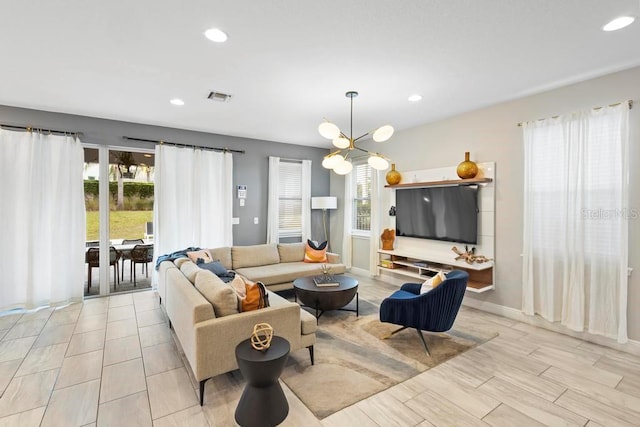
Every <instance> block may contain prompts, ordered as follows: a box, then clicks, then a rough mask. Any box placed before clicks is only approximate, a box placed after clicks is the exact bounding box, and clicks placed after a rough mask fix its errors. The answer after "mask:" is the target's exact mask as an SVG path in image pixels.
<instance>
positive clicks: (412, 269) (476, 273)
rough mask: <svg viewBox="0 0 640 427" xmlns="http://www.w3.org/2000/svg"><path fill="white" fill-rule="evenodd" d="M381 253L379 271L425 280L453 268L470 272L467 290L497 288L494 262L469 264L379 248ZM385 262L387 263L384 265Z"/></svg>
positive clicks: (482, 290) (484, 290) (480, 290)
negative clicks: (494, 281) (494, 279)
mask: <svg viewBox="0 0 640 427" xmlns="http://www.w3.org/2000/svg"><path fill="white" fill-rule="evenodd" d="M378 253H379V255H380V259H379V260H380V264H379V265H378V270H379V271H387V272H389V273H393V274H399V275H401V276H406V277H411V278H414V279H419V280H420V281H424V280H426V279H428V278H429V277H432V276H433V275H434V274H436V273H437V272H438V271H448V270H451V268H452V267H453V268H456V269H459V270H463V271H466V272H467V273H469V281H468V282H467V291H469V292H474V293H482V292H487V291H490V290H492V289H495V286H494V284H493V262H492V261H491V262H487V263H484V264H480V265H478V264H475V265H469V264H467V263H465V262H462V261H456V260H454V259H444V258H442V257H440V256H436V257H434V256H428V255H423V256H421V257H420V256H419V257H416V256H415V255H414V254H409V253H406V252H402V251H387V250H378ZM383 263H385V264H386V265H382V264H383Z"/></svg>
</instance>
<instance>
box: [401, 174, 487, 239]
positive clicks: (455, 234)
mask: <svg viewBox="0 0 640 427" xmlns="http://www.w3.org/2000/svg"><path fill="white" fill-rule="evenodd" d="M396 235H397V236H404V237H418V238H421V239H433V240H445V241H449V242H458V243H471V244H476V243H477V242H478V187H477V186H475V185H471V186H454V187H428V188H406V189H397V190H396Z"/></svg>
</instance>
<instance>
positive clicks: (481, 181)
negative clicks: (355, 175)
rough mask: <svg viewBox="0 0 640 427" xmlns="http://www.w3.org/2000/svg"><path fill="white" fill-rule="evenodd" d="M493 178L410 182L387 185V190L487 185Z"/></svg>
mask: <svg viewBox="0 0 640 427" xmlns="http://www.w3.org/2000/svg"><path fill="white" fill-rule="evenodd" d="M492 181H493V179H491V178H471V179H449V180H445V181H427V182H408V183H406V184H396V185H385V187H386V188H411V187H444V186H454V185H473V184H486V183H487V182H492Z"/></svg>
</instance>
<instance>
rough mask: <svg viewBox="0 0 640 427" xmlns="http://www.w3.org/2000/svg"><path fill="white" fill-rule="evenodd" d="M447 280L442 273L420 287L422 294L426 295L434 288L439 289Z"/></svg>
mask: <svg viewBox="0 0 640 427" xmlns="http://www.w3.org/2000/svg"><path fill="white" fill-rule="evenodd" d="M446 279H447V276H445V274H444V273H443V272H442V271H441V272H439V273H438V274H436V275H435V276H433V277H432V278H430V279H427V280H425V281H424V283H423V284H422V286H421V287H420V294H426V293H427V292H429V291H430V290H432V289H433V288H435V287H437V286H438V285H439V284H440V283H442V282H444V281H445V280H446Z"/></svg>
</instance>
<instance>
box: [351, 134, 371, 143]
mask: <svg viewBox="0 0 640 427" xmlns="http://www.w3.org/2000/svg"><path fill="white" fill-rule="evenodd" d="M370 133H371V132H367V133H365V134H363V135H360V136H359V137H357V138H356V139H354V140H353V142H356V141H358V140H360V139H362V138H364V137H365V136H367V135H369V134H370Z"/></svg>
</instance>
